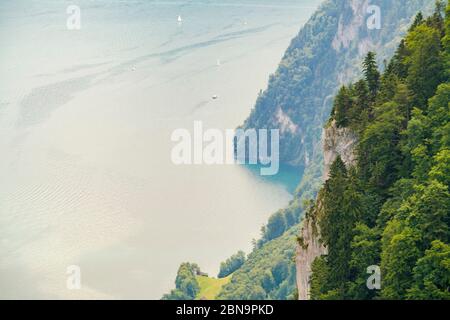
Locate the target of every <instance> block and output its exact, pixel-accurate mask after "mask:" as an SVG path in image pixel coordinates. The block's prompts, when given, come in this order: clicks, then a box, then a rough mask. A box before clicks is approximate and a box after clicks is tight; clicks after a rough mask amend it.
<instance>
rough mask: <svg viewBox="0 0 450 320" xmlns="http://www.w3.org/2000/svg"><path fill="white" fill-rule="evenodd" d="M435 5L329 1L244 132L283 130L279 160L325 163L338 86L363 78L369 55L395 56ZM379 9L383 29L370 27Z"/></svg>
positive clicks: (424, 0) (417, 0) (423, 0)
mask: <svg viewBox="0 0 450 320" xmlns="http://www.w3.org/2000/svg"><path fill="white" fill-rule="evenodd" d="M433 5H434V0H395V1H392V0H326V1H324V2H323V4H322V5H321V7H320V8H319V9H318V10H317V12H316V13H315V14H314V15H313V16H312V17H311V19H310V20H309V21H308V22H307V23H306V24H305V26H304V27H303V28H302V30H301V31H300V32H299V34H298V35H297V36H296V37H295V38H294V39H293V40H292V42H291V45H290V46H289V48H288V49H287V51H286V53H285V55H284V57H283V60H282V61H281V63H280V66H279V68H278V70H277V71H276V72H275V74H274V75H272V76H271V77H270V80H269V85H268V88H267V90H265V91H264V92H263V93H262V94H261V96H260V97H259V98H258V100H257V102H256V105H255V108H254V109H253V111H252V113H251V114H250V116H249V118H248V119H247V120H246V121H245V123H244V125H243V128H244V129H253V128H265V129H280V133H281V134H280V161H281V162H282V163H287V164H291V165H294V166H299V167H306V166H308V165H309V163H311V162H317V161H321V160H322V159H320V157H321V152H320V149H321V146H320V133H321V128H322V127H323V125H324V123H325V122H326V121H327V119H328V115H329V113H330V110H331V107H332V102H333V97H334V95H335V93H336V91H337V90H338V89H339V87H340V86H341V85H343V84H348V83H349V82H350V81H353V80H354V79H355V78H357V77H359V74H360V71H361V68H360V66H361V61H362V59H363V57H364V56H365V55H366V54H367V52H368V51H375V52H377V57H378V62H379V64H380V65H382V63H383V60H384V59H387V58H389V57H391V56H392V54H393V52H394V51H395V49H396V48H397V45H398V42H399V40H400V39H401V36H402V35H403V34H404V32H405V30H407V28H408V26H409V25H410V23H411V20H412V19H413V17H414V15H415V14H416V13H417V12H418V11H419V10H422V11H424V12H428V11H429V9H427V8H428V7H429V6H431V7H432V6H433ZM370 6H376V7H377V8H379V13H380V17H378V20H379V21H380V23H381V26H380V28H375V29H374V28H372V27H371V28H369V27H368V22H369V21H370V19H371V17H373V15H374V12H372V11H371V9H370V8H371V7H370Z"/></svg>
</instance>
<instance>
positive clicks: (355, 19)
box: [220, 0, 434, 299]
mask: <svg viewBox="0 0 450 320" xmlns="http://www.w3.org/2000/svg"><path fill="white" fill-rule="evenodd" d="M370 4H378V5H379V6H380V9H381V18H382V20H381V29H380V30H368V29H367V25H366V19H364V18H366V17H369V16H370V14H366V12H367V7H368V1H359V0H358V1H356V0H355V1H350V0H348V1H343V0H340V1H338V0H328V1H326V2H324V4H323V5H322V6H321V7H320V8H319V10H318V11H317V12H316V13H315V14H314V15H313V17H312V18H311V19H310V21H309V22H308V23H307V24H306V25H305V27H304V28H303V29H302V30H301V31H300V33H299V35H298V36H297V37H296V38H295V39H294V40H293V41H292V43H291V45H290V47H289V48H288V50H287V51H286V54H285V56H284V58H283V60H282V62H281V63H280V67H279V69H278V70H277V72H276V73H275V74H274V75H273V76H271V79H270V82H269V87H268V89H267V90H266V91H265V92H264V93H263V94H262V95H261V96H260V97H259V98H258V101H257V102H256V106H255V108H254V109H253V111H252V113H251V115H250V117H249V118H248V119H247V121H246V122H245V124H244V127H245V128H252V127H256V128H279V129H280V130H281V146H280V153H281V160H282V161H284V162H287V163H291V164H296V165H299V166H306V169H305V174H304V176H303V178H302V182H301V183H300V185H299V187H298V192H297V195H296V197H295V199H294V201H293V202H292V204H291V206H290V207H289V208H287V209H284V210H281V211H280V212H277V213H276V214H275V215H274V216H272V217H271V219H270V220H271V222H273V220H275V219H274V218H275V217H276V218H277V219H276V220H277V221H280V220H281V222H280V223H277V225H282V226H283V228H284V230H286V232H285V233H284V234H283V233H281V234H283V235H282V236H279V237H276V238H275V239H271V237H268V236H266V233H267V229H270V228H266V229H265V231H264V232H263V234H262V239H271V240H269V241H262V242H259V245H257V246H256V247H255V249H254V251H253V252H252V253H251V254H250V256H249V257H248V259H247V261H246V262H245V263H244V265H243V267H241V268H240V269H238V270H237V271H235V273H234V274H233V279H232V281H231V282H230V283H229V284H227V285H226V286H224V289H223V292H222V294H221V295H220V297H221V298H223V299H247V298H254V297H255V296H254V295H253V293H255V292H257V293H258V295H257V297H258V298H260V299H270V298H276V299H288V298H292V297H293V295H292V292H290V291H289V290H291V289H292V288H294V287H295V268H294V266H295V262H294V259H290V257H291V252H292V250H295V242H294V243H292V241H293V240H292V239H293V237H292V236H289V235H290V234H291V232H292V230H295V229H297V230H298V228H299V225H298V224H297V223H298V221H299V218H300V217H301V215H302V211H303V207H304V206H303V201H304V200H307V199H311V198H312V197H314V196H315V193H316V191H317V190H318V189H319V187H320V186H321V184H322V172H323V153H322V143H321V140H322V137H321V133H322V128H323V126H324V123H325V121H326V120H327V118H328V115H329V112H330V110H331V105H332V102H333V98H332V97H333V94H334V93H335V92H336V91H337V89H338V88H339V86H340V85H341V84H342V83H348V82H349V81H351V80H352V79H354V78H355V77H356V76H357V75H358V74H360V71H359V66H360V65H361V63H360V61H361V60H360V59H362V57H363V56H364V55H365V54H366V53H367V51H369V50H370V49H377V50H379V56H378V57H379V60H381V61H383V60H385V59H388V58H389V57H390V56H392V54H393V52H394V51H395V48H396V47H397V45H398V43H399V42H400V40H401V37H402V36H403V35H404V34H405V32H406V31H407V29H408V26H409V25H410V24H411V22H412V19H413V17H414V15H415V14H416V13H417V11H419V10H422V11H424V12H431V10H432V8H433V5H434V0H423V1H422V0H420V1H403V0H399V1H390V0H389V1H372V2H370ZM362 17H364V18H362ZM281 120H282V121H281ZM286 123H290V124H291V125H289V126H286V125H284V124H286ZM294 127H295V130H294ZM334 156H336V155H334ZM292 215H293V216H294V217H295V218H296V220H292V218H291V217H292ZM269 225H271V223H269ZM278 233H279V232H278ZM286 241H291V243H285V242H286ZM275 243H276V246H275V247H277V246H278V247H280V248H284V250H285V251H282V250H281V252H285V253H286V254H282V253H281V252H280V251H277V252H275V251H274V244H275ZM281 259H286V260H284V261H285V262H287V265H286V266H285V269H286V270H287V272H286V273H285V274H284V279H279V283H278V284H277V283H274V282H270V281H269V282H268V279H269V280H270V279H271V277H272V278H273V268H274V266H275V265H277V264H278V263H279V262H282V261H283V260H281ZM268 261H269V263H268ZM256 275H261V277H257V276H256ZM263 275H265V276H263ZM268 283H269V284H271V285H268ZM286 288H289V290H286Z"/></svg>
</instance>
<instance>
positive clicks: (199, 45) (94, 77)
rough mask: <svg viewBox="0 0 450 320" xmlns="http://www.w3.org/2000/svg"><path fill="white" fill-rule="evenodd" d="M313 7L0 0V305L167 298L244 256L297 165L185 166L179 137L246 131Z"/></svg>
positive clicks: (268, 1) (301, 1)
mask: <svg viewBox="0 0 450 320" xmlns="http://www.w3.org/2000/svg"><path fill="white" fill-rule="evenodd" d="M319 2H320V1H319V0H297V1H294V0H282V1H275V0H261V1H259V0H236V1H218V0H214V1H213V0H210V1H200V0H198V1H197V0H194V1H143V0H136V1H120V0H109V1H107V0H80V1H77V5H78V6H79V7H80V10H81V29H80V30H67V28H66V19H67V17H68V15H67V13H66V8H67V6H68V5H69V4H72V1H70V2H69V1H22V0H19V1H10V2H1V3H0V155H1V160H0V257H1V258H0V298H41V299H47V298H58V299H59V298H61V299H62V298H69V299H70V298H123V299H132V298H134V299H149V298H150V299H158V298H160V297H161V295H162V294H163V293H164V292H167V291H168V290H169V289H170V288H172V287H173V283H172V282H173V280H174V279H175V275H176V270H177V267H178V265H179V264H180V263H181V262H183V261H193V262H197V263H198V264H199V265H200V266H201V267H202V269H204V270H205V271H206V272H208V273H210V274H212V275H214V274H216V273H217V271H218V267H219V263H220V262H221V261H222V260H225V259H226V258H227V257H229V256H230V255H231V254H233V253H235V252H236V251H237V250H239V249H245V250H247V251H248V250H249V249H250V247H251V239H252V238H257V237H258V234H259V229H260V227H261V226H262V224H263V223H264V222H265V221H266V220H267V218H268V216H269V215H270V214H271V213H273V212H274V211H276V210H278V209H279V208H281V207H283V206H285V205H286V204H287V203H288V202H289V201H290V199H291V198H292V191H293V189H294V187H295V184H296V183H297V182H298V179H299V177H300V175H301V172H298V174H296V172H295V171H292V170H293V169H292V168H289V169H287V171H286V170H283V171H282V172H281V174H280V175H279V177H278V178H275V179H262V178H261V177H259V176H258V175H257V174H255V173H254V172H253V171H252V170H248V169H246V168H245V167H239V166H188V167H186V166H175V165H173V164H172V162H171V160H170V152H171V148H172V146H173V144H172V142H171V141H170V135H171V133H172V131H173V130H175V129H176V128H192V125H193V122H194V121H196V120H201V121H203V123H204V125H205V127H210V128H218V129H224V130H225V129H229V128H235V127H237V126H238V125H240V124H242V122H243V121H244V119H245V118H246V117H247V115H248V114H249V112H250V110H251V108H252V106H253V104H254V102H255V100H256V97H257V94H258V92H259V91H260V90H261V89H264V88H265V86H266V83H267V80H268V77H269V74H270V73H272V72H273V71H274V70H275V69H276V66H277V64H278V62H279V61H280V59H281V57H282V55H283V53H284V50H285V49H286V48H287V46H288V45H289V42H290V39H291V38H292V37H293V36H294V35H295V34H296V33H297V32H298V30H299V29H300V27H301V26H302V24H303V23H305V22H306V20H307V19H308V17H309V16H310V15H311V13H312V12H313V11H314V9H315V8H316V7H317V5H318V4H319ZM178 16H181V17H182V22H181V23H179V22H178V21H177V18H178ZM218 61H219V62H220V63H218ZM213 95H217V96H218V97H219V99H216V100H213V99H211V97H212V96H213ZM70 265H78V266H80V268H81V284H82V287H81V289H80V290H68V289H67V287H66V280H67V274H66V268H67V267H68V266H70Z"/></svg>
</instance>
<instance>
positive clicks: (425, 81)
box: [406, 25, 444, 108]
mask: <svg viewBox="0 0 450 320" xmlns="http://www.w3.org/2000/svg"><path fill="white" fill-rule="evenodd" d="M406 43H407V49H408V51H409V52H410V55H409V56H408V57H407V59H406V62H407V64H408V76H407V83H408V88H409V89H410V90H411V92H413V94H414V96H413V97H414V100H413V102H414V105H415V106H416V107H419V108H424V107H425V106H426V104H427V101H428V99H429V98H431V97H432V96H433V95H434V92H435V91H436V88H437V86H438V85H439V84H440V83H441V82H442V80H443V73H444V65H443V60H442V54H441V37H440V33H439V31H438V30H436V29H434V28H432V27H429V26H426V25H420V26H418V27H417V28H415V29H414V31H412V32H411V33H409V34H408V36H407V38H406Z"/></svg>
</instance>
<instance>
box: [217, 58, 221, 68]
mask: <svg viewBox="0 0 450 320" xmlns="http://www.w3.org/2000/svg"><path fill="white" fill-rule="evenodd" d="M220 64H221V63H220V59H217V66H218V67H220Z"/></svg>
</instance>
